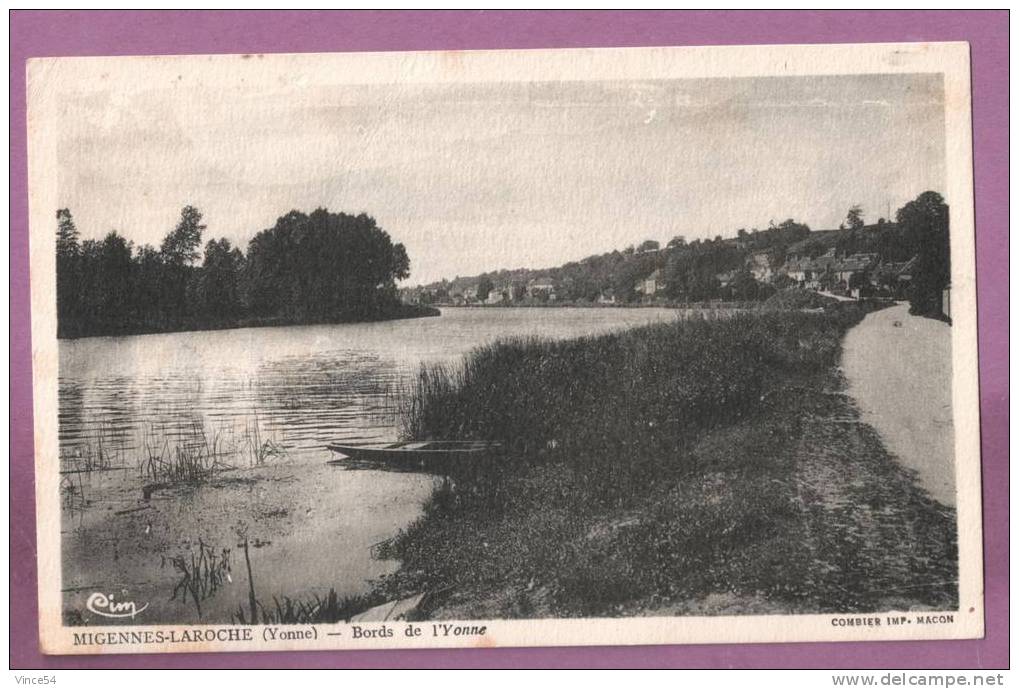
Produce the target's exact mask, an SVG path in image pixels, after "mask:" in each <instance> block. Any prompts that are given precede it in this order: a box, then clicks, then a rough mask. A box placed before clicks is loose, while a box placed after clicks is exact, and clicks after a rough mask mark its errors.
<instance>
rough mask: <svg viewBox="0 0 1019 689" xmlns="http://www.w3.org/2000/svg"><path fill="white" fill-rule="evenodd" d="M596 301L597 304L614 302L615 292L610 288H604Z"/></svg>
mask: <svg viewBox="0 0 1019 689" xmlns="http://www.w3.org/2000/svg"><path fill="white" fill-rule="evenodd" d="M598 303H599V304H615V303H616V293H615V292H613V291H612V289H611V288H609V289H606V290H604V291H603V292H602V293H601V294H599V295H598Z"/></svg>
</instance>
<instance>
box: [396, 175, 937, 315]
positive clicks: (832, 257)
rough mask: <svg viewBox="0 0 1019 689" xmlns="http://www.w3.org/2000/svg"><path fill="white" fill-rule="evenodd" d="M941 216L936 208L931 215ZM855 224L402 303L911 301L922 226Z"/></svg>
mask: <svg viewBox="0 0 1019 689" xmlns="http://www.w3.org/2000/svg"><path fill="white" fill-rule="evenodd" d="M931 195H933V196H931ZM935 197H936V199H935ZM933 200H936V201H938V202H939V203H941V204H942V206H943V201H941V197H940V196H939V195H937V194H934V192H925V193H924V194H921V196H920V197H918V198H917V200H916V201H911V202H910V203H909V204H907V205H906V206H905V207H904V208H903V209H900V211H899V215H901V214H902V213H903V211H909V212H910V213H912V212H913V211H915V210H916V209H917V208H926V206H925V205H924V204H927V205H930V204H929V202H932V201H933ZM935 206H936V204H935ZM944 208H947V206H944ZM856 210H857V211H858V210H859V209H856ZM935 211H936V209H934V207H933V206H932V209H931V210H930V213H934V215H936V214H937V213H936V212H935ZM938 212H940V211H938ZM851 214H852V212H851ZM934 215H931V216H930V217H934ZM914 216H915V213H913V215H910V217H914ZM847 219H848V220H852V221H853V224H856V225H858V226H857V227H854V228H849V229H846V228H839V229H834V230H820V231H811V229H810V228H809V227H808V226H807V225H805V224H803V223H798V222H796V221H795V220H792V219H789V220H786V221H785V222H783V223H781V224H779V225H772V226H770V227H769V228H767V229H765V230H756V229H754V230H749V231H747V230H743V229H741V230H739V231H737V233H736V236H730V237H727V238H723V237H722V236H716V237H715V238H714V239H713V240H700V239H698V240H694V241H692V242H687V241H686V240H685V239H684V238H683V237H675V238H673V239H672V240H671V241H669V242H668V244H667V245H666V246H664V247H662V246H660V245H659V243H658V242H656V241H653V240H647V241H645V242H643V243H641V244H639V245H636V246H630V247H627V248H625V249H623V250H621V251H612V252H609V253H605V254H599V255H595V256H589V257H587V258H585V259H583V260H580V261H574V262H570V263H566V264H564V265H561V266H556V267H553V268H544V269H533V270H532V269H522V268H521V269H516V270H499V271H494V272H489V273H482V274H480V275H472V276H466V277H460V276H458V277H456V278H454V279H451V280H443V281H440V282H434V283H431V284H429V285H423V286H421V287H417V288H411V289H405V290H402V296H403V298H404V300H405V301H408V302H413V303H424V304H428V303H439V304H443V303H445V304H470V303H486V304H514V303H519V304H527V303H536V302H556V303H566V304H586V303H615V304H628V303H636V302H658V301H670V302H692V301H705V300H715V299H723V300H736V301H747V300H760V299H766V298H768V297H769V296H771V295H772V294H774V292H775V291H776V289H779V288H783V287H788V286H791V285H798V286H801V287H808V288H811V289H823V290H835V291H840V290H841V291H844V292H848V291H852V290H859V289H861V288H863V289H864V291H866V290H867V289H870V288H869V287H866V286H867V285H872V286H873V287H874V288H875V289H878V290H880V289H885V291H887V292H888V293H889V294H893V295H894V296H902V294H903V290H905V289H906V287H907V286H908V280H910V279H911V276H910V275H905V276H904V278H903V279H902V280H900V279H899V277H900V276H899V273H901V272H902V270H901V269H902V268H904V267H905V266H906V265H907V264H908V265H909V266H913V265H915V264H913V263H910V261H911V260H912V259H914V257H916V256H917V255H918V254H920V253H921V242H922V240H923V238H924V237H925V236H928V234H925V233H926V232H927V230H925V229H924V227H923V226H922V223H921V225H918V224H917V223H916V222H913V223H911V224H910V225H909V226H908V227H907V226H906V225H901V224H899V223H897V222H889V221H886V220H884V219H881V220H880V221H879V222H877V223H875V224H871V225H864V224H862V223H861V221H860V218H859V215H856V217H853V218H847ZM930 236H934V235H930ZM879 273H881V275H883V277H882V279H883V280H884V281H885V282H884V283H882V284H879V281H878V279H877V278H878V275H879Z"/></svg>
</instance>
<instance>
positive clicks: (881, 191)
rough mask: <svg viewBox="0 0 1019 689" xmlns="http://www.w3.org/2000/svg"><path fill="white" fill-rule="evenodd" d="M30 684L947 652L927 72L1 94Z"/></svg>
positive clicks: (947, 532) (961, 617) (261, 80)
mask: <svg viewBox="0 0 1019 689" xmlns="http://www.w3.org/2000/svg"><path fill="white" fill-rule="evenodd" d="M28 127H29V193H30V239H31V290H32V346H33V375H34V400H33V404H34V415H35V416H34V418H35V452H36V456H35V468H36V490H37V493H36V501H37V505H38V514H37V530H38V544H39V548H38V569H39V582H38V585H39V602H40V605H39V615H40V620H39V623H40V636H41V639H40V643H41V648H42V650H43V651H44V652H45V653H49V654H98V653H143V652H145V653H148V652H198V651H256V650H314V649H393V648H401V649H412V648H452V647H458V648H469V647H482V648H488V647H513V646H556V645H571V646H576V645H641V644H689V643H697V644H706V643H756V642H779V641H796V642H811V641H864V640H866V641H880V640H902V639H965V638H977V637H980V636H982V634H983V611H984V605H983V588H982V541H981V504H980V445H979V411H978V397H977V346H976V344H977V343H976V332H977V331H976V298H975V279H974V276H975V262H974V225H973V181H972V136H971V124H970V82H969V47H968V45H967V44H964V43H928V44H873V45H810V46H745V47H739V46H735V47H733V46H729V47H697V48H689V47H688V48H673V47H661V48H626V49H581V50H573V49H571V50H533V51H477V52H417V53H414V52H410V53H401V52H393V53H345V54H265V55H216V56H203V55H190V56H172V55H171V56H158V57H155V56H153V57H74V58H40V59H33V60H31V61H29V64H28Z"/></svg>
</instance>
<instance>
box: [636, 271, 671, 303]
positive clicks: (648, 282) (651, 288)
mask: <svg viewBox="0 0 1019 689" xmlns="http://www.w3.org/2000/svg"><path fill="white" fill-rule="evenodd" d="M663 289H665V281H664V279H663V276H662V271H661V269H660V268H659V269H656V270H655V271H654V272H653V273H651V274H650V275H648V276H647V277H646V278H644V279H643V280H641V281H640V282H638V283H637V286H636V287H634V288H633V291H634V292H637V293H639V294H643V295H644V297H645V298H647V299H651V298H653V297H654V296H655V295H656V294H658V293H659V292H661V291H662V290H663Z"/></svg>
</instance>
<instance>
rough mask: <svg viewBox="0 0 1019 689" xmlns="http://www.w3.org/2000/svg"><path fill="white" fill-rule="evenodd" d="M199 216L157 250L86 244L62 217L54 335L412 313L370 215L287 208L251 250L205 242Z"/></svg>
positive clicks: (390, 246)
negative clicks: (399, 291) (401, 299)
mask: <svg viewBox="0 0 1019 689" xmlns="http://www.w3.org/2000/svg"><path fill="white" fill-rule="evenodd" d="M206 229H207V228H206V225H205V224H204V223H203V218H202V213H201V212H200V211H199V210H198V209H197V208H195V207H194V206H190V205H189V206H185V207H184V208H183V209H182V210H181V214H180V219H179V221H178V222H177V225H176V226H175V227H174V229H173V230H171V231H170V232H169V233H168V234H167V235H166V236H165V237H164V238H163V241H162V243H161V244H160V246H159V247H158V248H156V247H154V246H152V245H150V244H144V245H140V246H136V245H134V244H133V243H132V242H130V241H128V240H127V239H126V238H125V237H123V236H122V235H120V234H119V233H117V232H110V233H109V234H107V235H106V236H105V237H104V238H103V239H99V240H96V239H86V240H83V241H82V240H81V239H80V234H79V231H78V228H77V227H76V225H75V222H74V219H73V217H72V215H71V211H70V210H69V209H66V208H63V209H60V210H58V211H57V242H56V262H57V273H56V274H57V336H58V337H84V336H89V335H115V334H129V333H143V332H167V331H176V330H199V329H208V328H226V327H238V326H246V325H265V324H297V323H325V322H343V321H354V320H375V319H382V318H392V317H399V316H406V315H416V314H411V313H410V312H409V311H410V310H408V309H407V308H406V307H404V306H402V305H401V304H400V302H399V299H398V298H397V290H396V281H398V280H402V279H405V278H407V277H408V276H409V275H410V260H409V258H408V257H407V252H406V250H405V248H404V246H403V245H402V244H398V243H393V241H392V240H391V238H390V237H389V234H388V233H387V232H385V231H384V230H383V229H382V228H380V227H379V226H378V225H377V224H376V222H375V219H374V218H372V217H370V216H368V215H365V214H360V215H356V216H355V215H348V214H346V213H330V212H329V211H328V210H326V209H324V208H319V209H317V210H315V211H313V212H312V213H310V214H305V213H302V212H299V211H296V210H295V211H291V212H290V213H287V214H286V215H284V216H282V217H281V218H279V219H278V220H277V221H276V224H275V225H274V226H273V227H272V228H270V229H267V230H263V231H261V232H259V233H258V234H256V235H255V236H254V237H253V238H252V239H251V241H250V242H249V243H248V246H247V251H241V249H240V248H238V247H235V246H233V245H232V244H231V242H230V241H229V240H228V239H210V240H208V241H207V242H206V243H205V245H204V247H203V246H202V235H203V233H204V232H205V230H206Z"/></svg>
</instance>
